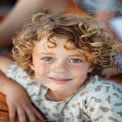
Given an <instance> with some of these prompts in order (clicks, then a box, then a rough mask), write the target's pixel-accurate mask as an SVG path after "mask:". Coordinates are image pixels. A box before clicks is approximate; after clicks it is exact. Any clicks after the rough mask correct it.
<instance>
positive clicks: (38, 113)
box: [32, 107, 45, 121]
mask: <svg viewBox="0 0 122 122" xmlns="http://www.w3.org/2000/svg"><path fill="white" fill-rule="evenodd" d="M32 109H33V112H34V114H35V115H36V117H37V118H38V119H39V120H41V121H44V120H45V119H44V117H43V115H42V114H41V113H40V112H39V111H38V110H37V109H36V108H35V107H33V108H32Z"/></svg>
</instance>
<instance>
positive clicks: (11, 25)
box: [0, 0, 43, 49]
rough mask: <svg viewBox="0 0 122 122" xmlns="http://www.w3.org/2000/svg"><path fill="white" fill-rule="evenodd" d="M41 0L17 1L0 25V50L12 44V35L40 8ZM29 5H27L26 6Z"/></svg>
mask: <svg viewBox="0 0 122 122" xmlns="http://www.w3.org/2000/svg"><path fill="white" fill-rule="evenodd" d="M42 1H43V0H18V2H17V3H16V5H15V6H14V8H13V9H12V10H11V12H10V13H9V14H8V15H7V17H6V18H5V20H4V21H2V23H1V24H0V49H3V48H5V47H7V45H8V44H11V43H12V39H11V38H12V36H13V34H14V33H15V32H16V31H17V30H18V29H19V28H20V27H21V26H22V25H23V23H24V22H25V20H28V19H29V18H30V17H31V15H32V12H33V11H34V10H36V9H39V8H40V7H41V4H42ZM28 3H29V4H28Z"/></svg>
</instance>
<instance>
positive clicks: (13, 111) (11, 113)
mask: <svg viewBox="0 0 122 122" xmlns="http://www.w3.org/2000/svg"><path fill="white" fill-rule="evenodd" d="M8 108H9V117H10V120H11V122H14V121H15V115H16V107H15V106H14V105H8Z"/></svg>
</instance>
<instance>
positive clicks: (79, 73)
mask: <svg viewBox="0 0 122 122" xmlns="http://www.w3.org/2000/svg"><path fill="white" fill-rule="evenodd" d="M53 40H54V41H55V43H56V45H57V46H56V47H54V48H48V46H47V45H46V42H47V37H46V36H45V37H43V38H42V39H41V41H40V42H36V43H35V44H34V49H33V53H32V58H33V61H32V63H31V64H30V67H31V68H32V70H34V72H35V76H36V78H37V79H38V81H39V82H41V83H42V84H43V85H44V86H46V87H47V88H48V89H49V90H48V93H49V94H50V95H51V97H52V98H53V99H54V100H56V101H61V100H65V99H66V98H67V97H69V96H70V95H72V94H73V93H74V92H76V91H77V90H78V89H79V88H80V87H81V85H82V84H83V83H84V82H85V79H86V77H87V74H88V73H89V72H91V71H92V67H91V64H90V63H89V62H87V61H86V60H85V57H84V56H82V55H80V53H79V52H78V50H67V49H66V48H65V45H66V42H67V40H68V38H66V37H64V38H63V37H53ZM44 45H45V46H44ZM46 69H48V70H46Z"/></svg>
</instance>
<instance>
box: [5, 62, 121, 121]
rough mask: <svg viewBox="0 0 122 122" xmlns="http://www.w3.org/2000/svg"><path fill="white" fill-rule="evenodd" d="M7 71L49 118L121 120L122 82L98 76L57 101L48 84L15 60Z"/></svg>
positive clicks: (62, 119)
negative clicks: (39, 80)
mask: <svg viewBox="0 0 122 122" xmlns="http://www.w3.org/2000/svg"><path fill="white" fill-rule="evenodd" d="M6 75H7V77H9V78H12V79H13V80H16V81H17V82H18V83H19V84H21V85H22V86H23V87H24V88H25V89H26V90H27V92H28V94H29V96H30V98H31V100H32V102H33V103H34V104H35V106H36V107H37V108H38V109H39V110H40V111H41V112H42V113H43V114H44V115H45V117H46V118H47V120H48V121H49V122H122V84H118V83H116V82H112V81H106V80H104V79H102V78H100V77H98V76H95V77H92V79H90V80H89V81H87V82H86V83H85V84H84V85H83V86H82V87H81V88H80V89H78V90H77V91H76V92H75V93H74V94H73V95H71V96H70V97H68V98H67V99H66V100H64V101H59V102H57V101H54V100H53V99H51V97H50V96H49V95H48V93H47V91H48V89H47V88H46V87H44V86H43V85H42V84H41V83H40V82H37V81H36V80H34V79H31V78H30V77H29V76H28V75H27V73H26V72H24V71H23V70H22V69H21V68H20V67H18V66H17V65H16V64H11V65H10V66H9V68H8V70H7V72H6Z"/></svg>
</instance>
